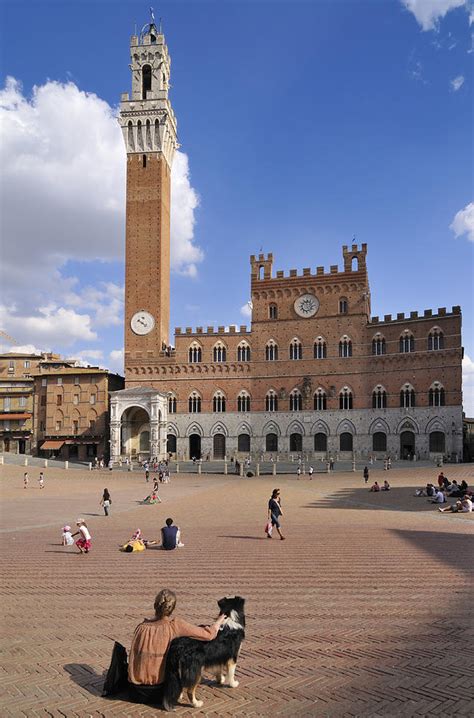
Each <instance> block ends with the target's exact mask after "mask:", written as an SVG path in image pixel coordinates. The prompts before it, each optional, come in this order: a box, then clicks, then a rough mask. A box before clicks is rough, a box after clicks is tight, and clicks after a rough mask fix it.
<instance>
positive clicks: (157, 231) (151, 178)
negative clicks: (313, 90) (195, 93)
mask: <svg viewBox="0 0 474 718" xmlns="http://www.w3.org/2000/svg"><path fill="white" fill-rule="evenodd" d="M130 55H131V64H130V69H131V71H132V92H131V95H130V96H129V94H128V93H125V94H123V95H122V101H121V104H120V117H119V122H120V126H121V128H122V132H123V138H124V141H125V148H126V152H127V200H126V251H125V256H126V258H125V266H126V270H125V362H124V363H125V372H127V367H128V365H129V362H130V361H133V360H137V359H144V360H145V359H153V358H155V357H157V356H158V354H159V352H160V351H161V350H162V349H163V347H164V346H165V345H168V343H169V336H168V331H169V285H170V191H171V186H170V179H171V166H172V163H173V155H174V151H175V149H176V147H177V141H176V118H175V116H174V113H173V110H172V107H171V104H170V101H169V99H168V87H169V77H170V64H171V61H170V57H169V54H168V48H167V46H166V43H165V39H164V36H163V35H162V34H161V32H159V31H158V30H157V28H156V26H155V24H154V22H151V23H149V24H147V25H145V26H144V28H143V30H142V32H141V34H140V35H139V36H137V35H132V38H131V42H130Z"/></svg>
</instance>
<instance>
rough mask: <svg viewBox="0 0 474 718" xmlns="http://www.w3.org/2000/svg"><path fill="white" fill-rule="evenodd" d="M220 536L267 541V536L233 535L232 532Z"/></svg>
mask: <svg viewBox="0 0 474 718" xmlns="http://www.w3.org/2000/svg"><path fill="white" fill-rule="evenodd" d="M218 538H231V539H249V540H250V541H265V539H266V538H267V537H266V536H231V535H230V534H221V535H220V536H218Z"/></svg>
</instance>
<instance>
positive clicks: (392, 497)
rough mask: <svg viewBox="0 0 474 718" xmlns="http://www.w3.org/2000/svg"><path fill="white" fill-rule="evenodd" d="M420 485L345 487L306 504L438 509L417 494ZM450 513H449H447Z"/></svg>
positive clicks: (416, 509)
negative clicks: (373, 488) (379, 488)
mask: <svg viewBox="0 0 474 718" xmlns="http://www.w3.org/2000/svg"><path fill="white" fill-rule="evenodd" d="M418 488H420V487H419V486H401V487H398V486H396V487H394V488H391V489H390V491H377V492H371V491H369V489H368V488H366V487H365V486H364V487H363V488H362V487H361V488H359V489H354V488H344V489H338V490H336V491H334V493H333V494H329V495H328V496H324V497H322V498H320V499H317V500H316V501H312V502H311V503H309V504H306V505H305V506H304V508H308V509H309V508H311V509H364V510H365V509H378V510H382V511H414V512H420V511H423V512H424V511H432V512H433V511H437V509H438V507H439V504H433V503H431V501H432V500H431V499H430V498H427V497H426V496H415V491H416V490H417V489H418ZM455 502H456V499H448V502H447V503H445V504H442V506H443V507H446V506H450V505H451V504H454V503H455ZM446 515H448V514H446ZM473 515H474V514H452V516H453V517H455V516H457V517H461V516H464V517H470V516H473Z"/></svg>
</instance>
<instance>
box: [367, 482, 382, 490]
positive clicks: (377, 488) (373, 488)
mask: <svg viewBox="0 0 474 718" xmlns="http://www.w3.org/2000/svg"><path fill="white" fill-rule="evenodd" d="M369 491H380V486H379V485H378V483H377V482H376V481H374V483H373V484H372V486H371V487H370V489H369Z"/></svg>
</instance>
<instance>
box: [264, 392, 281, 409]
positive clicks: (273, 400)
mask: <svg viewBox="0 0 474 718" xmlns="http://www.w3.org/2000/svg"><path fill="white" fill-rule="evenodd" d="M265 411H278V397H277V395H276V393H275V392H274V391H273V389H270V391H269V392H267V395H266V397H265Z"/></svg>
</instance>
